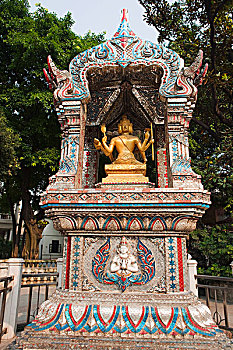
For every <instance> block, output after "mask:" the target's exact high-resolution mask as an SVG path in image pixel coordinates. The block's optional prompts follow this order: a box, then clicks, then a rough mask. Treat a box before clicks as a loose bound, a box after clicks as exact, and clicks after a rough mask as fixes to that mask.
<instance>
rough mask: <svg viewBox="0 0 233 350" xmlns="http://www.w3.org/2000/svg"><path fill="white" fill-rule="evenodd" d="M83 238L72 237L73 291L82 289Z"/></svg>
mask: <svg viewBox="0 0 233 350" xmlns="http://www.w3.org/2000/svg"><path fill="white" fill-rule="evenodd" d="M82 250H83V237H80V236H74V237H72V266H71V283H72V286H71V289H72V290H80V289H81V287H82V275H83V271H82V257H83V251H82Z"/></svg>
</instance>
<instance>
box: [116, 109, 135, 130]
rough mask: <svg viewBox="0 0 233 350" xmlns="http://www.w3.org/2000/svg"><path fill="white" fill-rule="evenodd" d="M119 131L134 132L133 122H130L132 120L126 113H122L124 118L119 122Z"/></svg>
mask: <svg viewBox="0 0 233 350" xmlns="http://www.w3.org/2000/svg"><path fill="white" fill-rule="evenodd" d="M118 132H119V134H124V133H129V134H132V133H133V124H132V123H131V122H130V120H129V119H128V118H127V115H126V114H123V115H122V119H121V121H120V123H119V124H118Z"/></svg>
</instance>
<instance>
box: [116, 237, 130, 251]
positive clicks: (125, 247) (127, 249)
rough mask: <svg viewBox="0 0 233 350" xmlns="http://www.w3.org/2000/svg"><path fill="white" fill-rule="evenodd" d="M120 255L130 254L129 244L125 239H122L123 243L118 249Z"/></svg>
mask: <svg viewBox="0 0 233 350" xmlns="http://www.w3.org/2000/svg"><path fill="white" fill-rule="evenodd" d="M117 252H118V254H127V253H128V252H129V247H128V243H127V241H126V238H125V237H122V239H121V242H120V244H119V246H118V249H117Z"/></svg>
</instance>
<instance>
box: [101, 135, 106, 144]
mask: <svg viewBox="0 0 233 350" xmlns="http://www.w3.org/2000/svg"><path fill="white" fill-rule="evenodd" d="M102 142H103V143H106V142H107V136H106V135H105V136H104V137H103V138H102Z"/></svg>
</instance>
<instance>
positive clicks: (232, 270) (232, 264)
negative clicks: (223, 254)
mask: <svg viewBox="0 0 233 350" xmlns="http://www.w3.org/2000/svg"><path fill="white" fill-rule="evenodd" d="M230 267H231V272H232V275H233V261H232V262H231V263H230Z"/></svg>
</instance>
